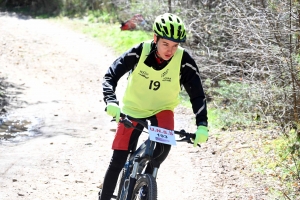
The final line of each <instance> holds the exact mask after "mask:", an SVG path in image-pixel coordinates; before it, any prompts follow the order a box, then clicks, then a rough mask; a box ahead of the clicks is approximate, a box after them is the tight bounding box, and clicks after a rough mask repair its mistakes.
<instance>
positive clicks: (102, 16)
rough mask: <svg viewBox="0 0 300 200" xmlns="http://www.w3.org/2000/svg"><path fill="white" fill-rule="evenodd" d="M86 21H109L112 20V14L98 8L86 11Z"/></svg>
mask: <svg viewBox="0 0 300 200" xmlns="http://www.w3.org/2000/svg"><path fill="white" fill-rule="evenodd" d="M88 21H89V22H91V23H98V22H102V23H110V22H111V21H113V16H112V14H109V13H107V12H102V11H99V10H96V11H88Z"/></svg>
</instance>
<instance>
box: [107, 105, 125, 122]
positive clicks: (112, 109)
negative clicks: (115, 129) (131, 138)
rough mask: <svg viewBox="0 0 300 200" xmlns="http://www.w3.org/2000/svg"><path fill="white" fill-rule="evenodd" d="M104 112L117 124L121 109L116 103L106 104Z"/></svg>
mask: <svg viewBox="0 0 300 200" xmlns="http://www.w3.org/2000/svg"><path fill="white" fill-rule="evenodd" d="M106 112H107V114H108V115H110V116H112V117H114V118H116V122H117V123H119V121H120V113H121V109H120V107H119V106H118V104H116V103H107V106H106Z"/></svg>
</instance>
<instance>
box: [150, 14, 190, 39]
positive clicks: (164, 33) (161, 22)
mask: <svg viewBox="0 0 300 200" xmlns="http://www.w3.org/2000/svg"><path fill="white" fill-rule="evenodd" d="M153 31H154V33H156V34H157V35H158V36H160V37H162V38H164V39H168V40H171V41H173V42H185V39H186V32H185V28H184V24H183V22H182V20H181V19H180V18H179V17H178V16H176V15H174V14H171V13H165V14H163V15H159V16H158V17H156V19H155V21H154V23H153Z"/></svg>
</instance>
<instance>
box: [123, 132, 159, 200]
mask: <svg viewBox="0 0 300 200" xmlns="http://www.w3.org/2000/svg"><path fill="white" fill-rule="evenodd" d="M155 144H156V142H153V141H151V140H150V139H149V138H148V139H147V140H146V141H145V142H143V143H142V144H141V145H140V146H139V148H138V149H136V150H133V151H132V152H131V153H130V154H129V156H128V159H127V162H126V164H125V165H124V169H125V180H124V184H123V187H122V191H121V195H120V199H124V195H125V194H127V199H130V197H131V196H132V191H133V187H134V185H135V182H136V180H137V175H138V174H140V173H142V171H143V170H144V169H145V167H146V164H148V163H149V162H151V163H152V166H153V173H152V176H153V177H154V178H156V177H157V172H158V167H159V164H158V163H157V162H156V161H155V160H153V159H152V156H153V151H154V148H155ZM131 168H132V170H131ZM128 180H129V184H126V183H125V182H126V181H127V182H128Z"/></svg>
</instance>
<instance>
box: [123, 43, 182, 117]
mask: <svg viewBox="0 0 300 200" xmlns="http://www.w3.org/2000/svg"><path fill="white" fill-rule="evenodd" d="M150 50H151V42H144V45H143V50H142V54H141V56H140V60H139V62H138V64H137V67H136V68H135V69H134V71H133V72H132V73H131V74H130V76H129V77H128V83H127V88H126V90H125V93H124V96H123V107H122V112H123V113H125V114H127V115H130V116H132V117H135V118H146V117H149V116H152V115H155V114H157V113H158V112H160V111H163V110H172V111H173V110H174V108H175V107H176V106H177V105H178V104H179V92H180V64H181V59H182V55H183V48H181V47H178V49H177V51H176V52H175V54H174V56H173V58H172V59H171V60H170V62H169V63H168V65H167V66H166V67H165V68H163V69H162V70H154V69H153V68H152V67H149V66H147V65H145V64H144V61H145V59H146V58H147V55H148V54H149V53H150Z"/></svg>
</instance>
